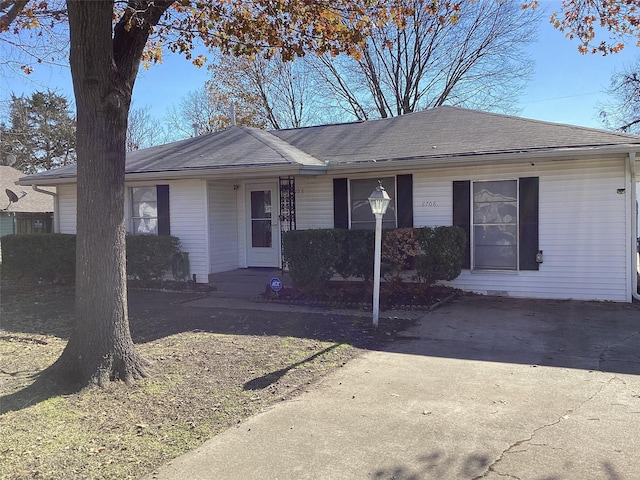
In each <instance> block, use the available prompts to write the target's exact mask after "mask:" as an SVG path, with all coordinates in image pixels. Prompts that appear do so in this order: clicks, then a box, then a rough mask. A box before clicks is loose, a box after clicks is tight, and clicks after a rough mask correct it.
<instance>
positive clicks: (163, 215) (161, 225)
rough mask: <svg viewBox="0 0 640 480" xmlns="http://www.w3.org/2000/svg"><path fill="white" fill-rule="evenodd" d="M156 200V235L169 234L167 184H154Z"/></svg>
mask: <svg viewBox="0 0 640 480" xmlns="http://www.w3.org/2000/svg"><path fill="white" fill-rule="evenodd" d="M156 197H157V201H158V235H171V224H170V221H169V185H156Z"/></svg>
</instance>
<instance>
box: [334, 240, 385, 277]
mask: <svg viewBox="0 0 640 480" xmlns="http://www.w3.org/2000/svg"><path fill="white" fill-rule="evenodd" d="M374 235H375V233H374V232H373V231H371V230H334V237H335V239H336V244H337V249H338V253H337V258H336V261H335V263H334V267H335V270H336V273H337V274H338V275H340V276H341V277H343V278H349V277H357V278H362V279H364V280H365V282H370V281H371V280H372V278H373V254H374V243H373V241H374Z"/></svg>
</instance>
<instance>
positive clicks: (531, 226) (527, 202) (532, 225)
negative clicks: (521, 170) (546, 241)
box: [518, 177, 540, 270]
mask: <svg viewBox="0 0 640 480" xmlns="http://www.w3.org/2000/svg"><path fill="white" fill-rule="evenodd" d="M519 194H520V205H519V209H520V210H519V212H518V214H519V216H520V218H519V229H520V232H519V233H520V270H538V269H539V264H538V262H536V254H537V253H538V250H539V248H540V247H539V245H538V203H539V178H538V177H526V178H521V179H520V192H519Z"/></svg>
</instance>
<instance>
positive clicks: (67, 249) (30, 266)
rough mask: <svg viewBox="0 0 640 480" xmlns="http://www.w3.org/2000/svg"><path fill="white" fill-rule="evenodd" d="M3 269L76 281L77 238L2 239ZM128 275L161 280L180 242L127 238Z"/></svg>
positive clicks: (28, 236)
mask: <svg viewBox="0 0 640 480" xmlns="http://www.w3.org/2000/svg"><path fill="white" fill-rule="evenodd" d="M1 241H2V269H3V270H4V271H5V272H6V273H10V274H14V275H21V276H25V277H28V278H33V279H43V280H47V281H53V280H58V281H65V282H73V281H75V270H76V236H75V235H67V234H60V233H47V234H25V235H7V236H4V237H2V239H1ZM126 242H127V275H129V276H132V277H134V278H139V279H141V280H154V279H161V278H162V277H163V276H164V274H165V272H167V271H169V270H170V269H171V260H172V257H173V255H174V254H176V253H179V252H180V240H179V239H178V238H177V237H171V236H156V235H127V236H126Z"/></svg>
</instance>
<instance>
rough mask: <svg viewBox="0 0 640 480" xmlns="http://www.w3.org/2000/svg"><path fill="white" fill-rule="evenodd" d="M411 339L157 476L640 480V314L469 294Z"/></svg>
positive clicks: (638, 309) (424, 322)
mask: <svg viewBox="0 0 640 480" xmlns="http://www.w3.org/2000/svg"><path fill="white" fill-rule="evenodd" d="M236 308H239V306H238V305H236ZM382 321H383V320H382ZM403 337H404V338H403V339H401V340H399V341H396V342H395V343H393V344H392V345H390V346H389V347H388V348H386V349H385V350H384V351H371V352H367V353H365V354H364V355H362V356H361V357H359V358H357V359H355V360H353V361H351V362H350V363H349V364H347V365H346V366H345V367H344V368H342V369H340V370H338V371H336V372H335V373H333V374H331V375H329V376H327V377H325V378H324V379H323V380H322V381H321V383H320V384H318V385H314V386H312V387H311V388H310V391H308V392H305V393H304V394H302V395H301V396H299V397H297V398H296V399H294V400H292V401H287V402H283V403H281V404H278V405H276V406H274V407H273V408H271V409H270V410H268V411H265V412H263V413H261V414H259V415H256V416H254V417H252V418H250V419H248V420H247V421H245V422H243V423H241V424H239V425H238V426H237V427H233V428H231V429H229V430H227V431H225V432H223V433H222V434H220V435H218V436H216V437H214V438H213V439H211V440H209V441H208V442H206V443H205V444H204V445H203V446H201V447H200V448H198V449H196V450H194V451H192V452H189V453H187V454H186V455H184V456H182V457H179V458H177V459H175V460H174V461H172V462H170V463H169V464H167V465H165V466H163V467H162V468H160V469H159V470H157V471H156V472H154V473H153V474H151V475H149V476H147V477H145V478H147V479H163V480H169V479H171V480H173V479H175V480H178V479H180V480H184V479H224V480H234V479H238V480H240V479H242V480H247V479H269V480H271V479H274V480H275V479H292V480H293V479H318V480H320V479H322V480H333V479H336V480H337V479H349V480H351V479H387V480H390V479H395V480H400V479H402V480H421V479H438V480H440V479H479V478H483V479H493V480H497V479H504V478H511V479H545V480H552V479H558V480H559V479H580V480H584V479H608V480H622V479H638V478H640V460H639V459H640V435H638V432H640V306H638V305H628V304H626V305H625V304H610V303H587V302H559V301H532V300H515V299H500V298H486V297H484V298H483V297H463V298H461V299H459V300H457V301H456V302H454V303H453V304H451V305H448V306H445V307H443V308H441V309H439V310H436V311H434V312H431V313H429V314H425V315H424V316H423V317H422V319H421V321H420V322H419V324H418V325H417V326H416V327H414V328H413V329H411V330H410V331H407V332H405V333H404V334H403Z"/></svg>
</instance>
